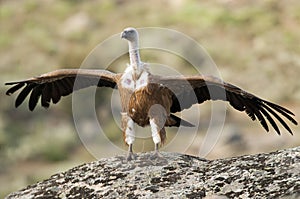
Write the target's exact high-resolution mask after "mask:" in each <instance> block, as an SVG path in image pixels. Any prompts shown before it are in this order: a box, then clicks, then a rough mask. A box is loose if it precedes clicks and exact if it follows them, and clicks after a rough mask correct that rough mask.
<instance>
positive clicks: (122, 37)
mask: <svg viewBox="0 0 300 199" xmlns="http://www.w3.org/2000/svg"><path fill="white" fill-rule="evenodd" d="M125 36H126V32H124V31H123V32H122V33H121V39H124V38H125Z"/></svg>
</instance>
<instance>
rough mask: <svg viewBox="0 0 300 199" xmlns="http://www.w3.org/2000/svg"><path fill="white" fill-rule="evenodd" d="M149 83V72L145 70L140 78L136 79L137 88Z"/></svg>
mask: <svg viewBox="0 0 300 199" xmlns="http://www.w3.org/2000/svg"><path fill="white" fill-rule="evenodd" d="M147 84H148V72H146V71H144V72H143V73H142V74H141V76H140V78H139V79H138V80H137V81H136V86H135V89H140V88H143V87H145V86H147Z"/></svg>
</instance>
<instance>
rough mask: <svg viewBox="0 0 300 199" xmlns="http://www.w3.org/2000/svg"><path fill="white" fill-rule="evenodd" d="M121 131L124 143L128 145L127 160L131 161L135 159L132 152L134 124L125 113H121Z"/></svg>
mask: <svg viewBox="0 0 300 199" xmlns="http://www.w3.org/2000/svg"><path fill="white" fill-rule="evenodd" d="M122 131H123V136H124V141H125V143H126V144H128V154H127V160H133V159H135V158H136V156H135V154H134V153H133V151H132V145H133V142H134V140H135V132H134V122H133V120H132V119H131V118H130V117H129V116H128V115H127V113H122Z"/></svg>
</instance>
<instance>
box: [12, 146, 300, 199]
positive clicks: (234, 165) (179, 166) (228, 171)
mask: <svg viewBox="0 0 300 199" xmlns="http://www.w3.org/2000/svg"><path fill="white" fill-rule="evenodd" d="M152 155H153V154H152V153H142V154H138V156H137V159H136V160H133V161H130V162H128V161H126V158H125V157H124V156H116V157H112V158H107V159H101V160H98V161H95V162H91V163H87V164H83V165H81V166H77V167H75V168H72V169H70V170H68V171H66V172H62V173H58V174H55V175H53V176H52V177H50V178H49V179H47V180H44V181H42V182H39V183H37V184H34V185H30V186H28V187H27V188H25V189H23V190H20V191H17V192H15V193H11V194H10V195H9V196H7V198H299V197H300V147H296V148H291V149H286V150H281V151H276V152H271V153H267V154H257V155H245V156H241V157H233V158H227V159H218V160H205V159H201V158H198V157H193V156H189V155H183V154H176V153H162V155H163V157H164V158H161V159H154V160H152V159H151V156H152Z"/></svg>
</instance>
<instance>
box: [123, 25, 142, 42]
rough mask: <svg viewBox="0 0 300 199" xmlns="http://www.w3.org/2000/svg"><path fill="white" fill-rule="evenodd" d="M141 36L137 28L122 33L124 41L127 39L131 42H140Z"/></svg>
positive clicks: (126, 29) (127, 29)
mask: <svg viewBox="0 0 300 199" xmlns="http://www.w3.org/2000/svg"><path fill="white" fill-rule="evenodd" d="M138 37H139V34H138V32H137V30H136V29H135V28H125V29H124V30H123V32H122V33H121V38H122V39H127V40H128V41H131V42H136V41H137V40H138Z"/></svg>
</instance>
